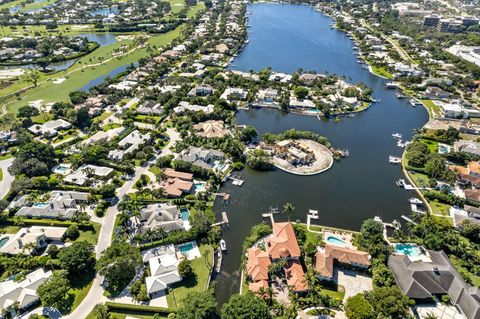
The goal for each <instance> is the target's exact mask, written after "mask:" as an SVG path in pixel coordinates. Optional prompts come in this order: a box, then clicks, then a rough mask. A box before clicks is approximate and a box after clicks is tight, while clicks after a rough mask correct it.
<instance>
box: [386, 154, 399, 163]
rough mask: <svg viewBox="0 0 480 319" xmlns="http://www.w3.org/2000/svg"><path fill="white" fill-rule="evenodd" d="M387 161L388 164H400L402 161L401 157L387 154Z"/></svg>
mask: <svg viewBox="0 0 480 319" xmlns="http://www.w3.org/2000/svg"><path fill="white" fill-rule="evenodd" d="M388 162H389V163H390V164H400V163H401V162H402V158H401V157H398V156H393V155H389V156H388Z"/></svg>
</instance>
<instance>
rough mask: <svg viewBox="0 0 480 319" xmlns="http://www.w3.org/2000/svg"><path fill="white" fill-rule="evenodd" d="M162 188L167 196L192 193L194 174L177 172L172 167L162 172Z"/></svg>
mask: <svg viewBox="0 0 480 319" xmlns="http://www.w3.org/2000/svg"><path fill="white" fill-rule="evenodd" d="M162 175H163V181H162V184H161V186H162V188H163V191H164V193H165V196H167V197H180V196H182V195H185V194H191V193H192V192H193V190H194V184H193V174H190V173H183V172H177V171H175V170H173V169H171V168H167V169H164V170H163V172H162Z"/></svg>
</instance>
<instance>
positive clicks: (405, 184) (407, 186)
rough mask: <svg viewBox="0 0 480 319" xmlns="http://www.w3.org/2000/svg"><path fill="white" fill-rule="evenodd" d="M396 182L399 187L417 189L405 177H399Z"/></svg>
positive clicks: (409, 189) (408, 189)
mask: <svg viewBox="0 0 480 319" xmlns="http://www.w3.org/2000/svg"><path fill="white" fill-rule="evenodd" d="M395 184H397V186H398V187H403V188H404V189H405V190H407V191H411V190H414V189H415V187H413V186H412V185H410V184H408V183H407V182H405V180H404V179H399V180H398V181H396V182H395Z"/></svg>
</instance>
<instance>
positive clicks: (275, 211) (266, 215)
mask: <svg viewBox="0 0 480 319" xmlns="http://www.w3.org/2000/svg"><path fill="white" fill-rule="evenodd" d="M275 214H280V211H279V210H278V208H270V211H269V212H268V213H263V214H262V217H263V218H270V220H271V221H272V223H274V222H275V221H274V220H273V215H275Z"/></svg>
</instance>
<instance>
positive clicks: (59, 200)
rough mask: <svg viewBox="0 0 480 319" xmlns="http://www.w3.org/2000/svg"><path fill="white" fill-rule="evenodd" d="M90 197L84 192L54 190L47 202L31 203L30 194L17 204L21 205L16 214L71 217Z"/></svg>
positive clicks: (57, 217)
mask: <svg viewBox="0 0 480 319" xmlns="http://www.w3.org/2000/svg"><path fill="white" fill-rule="evenodd" d="M89 197H90V194H89V193H84V192H74V191H52V192H51V193H50V198H49V200H48V201H47V202H45V203H31V202H30V200H29V199H28V195H24V196H22V197H21V198H20V199H19V200H18V201H17V202H16V204H15V206H16V207H21V208H20V209H19V210H18V212H17V213H16V214H15V216H22V217H28V218H50V219H71V218H72V217H74V216H75V214H76V213H77V212H78V210H79V206H80V204H81V203H85V202H87V201H88V199H89ZM24 205H25V206H24Z"/></svg>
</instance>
